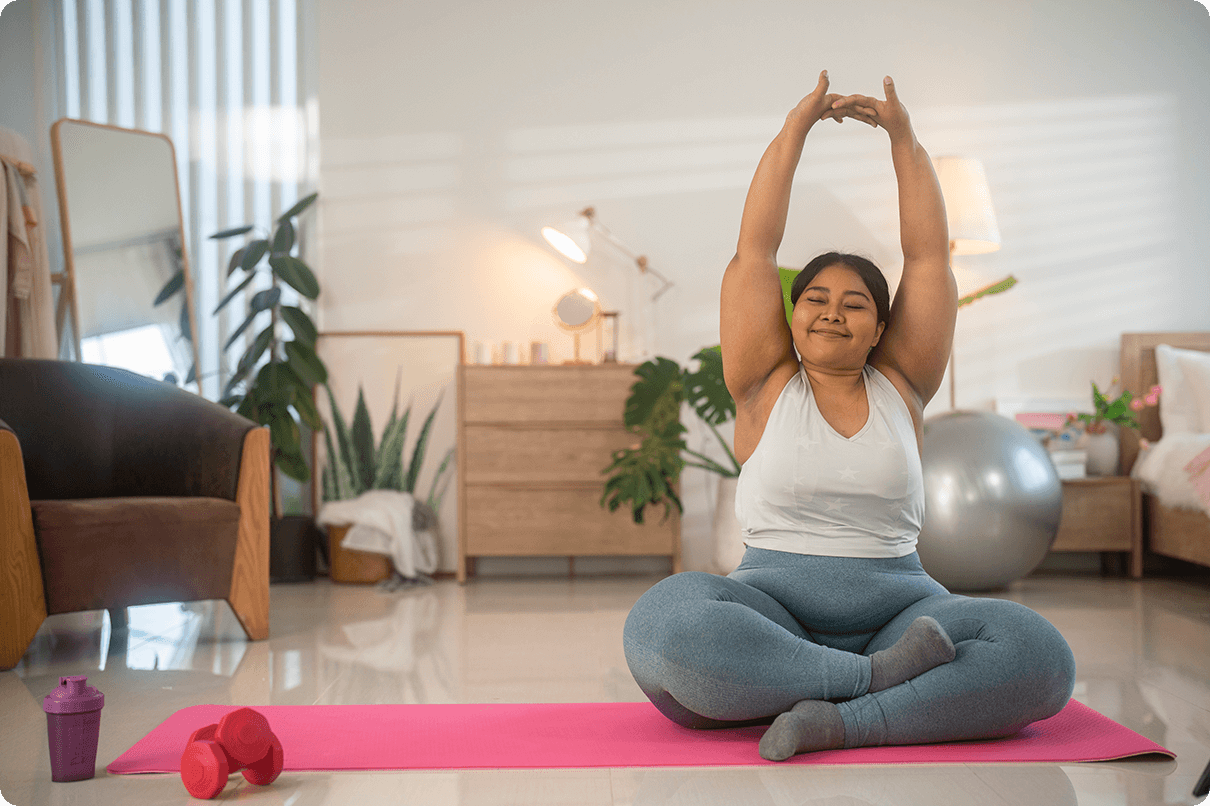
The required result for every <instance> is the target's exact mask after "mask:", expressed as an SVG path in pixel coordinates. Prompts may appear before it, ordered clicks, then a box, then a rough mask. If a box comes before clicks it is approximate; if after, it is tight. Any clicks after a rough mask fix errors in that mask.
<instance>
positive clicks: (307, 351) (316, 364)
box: [285, 339, 328, 385]
mask: <svg viewBox="0 0 1210 806" xmlns="http://www.w3.org/2000/svg"><path fill="white" fill-rule="evenodd" d="M285 350H286V360H287V361H288V362H290V368H291V369H293V370H294V371H295V372H297V373H298V377H300V378H302V379H303V380H304V381H306V382H307V383H309V384H312V385H314V384H321V383H327V381H328V369H327V367H325V366H324V363H323V361H321V360H320V359H319V356H318V355H316V354H315V350H313V349H312V348H311V347H309V346H307V345H306V343H304V342H301V341H299V340H298V339H295V340H294V341H288V342H286V345H285Z"/></svg>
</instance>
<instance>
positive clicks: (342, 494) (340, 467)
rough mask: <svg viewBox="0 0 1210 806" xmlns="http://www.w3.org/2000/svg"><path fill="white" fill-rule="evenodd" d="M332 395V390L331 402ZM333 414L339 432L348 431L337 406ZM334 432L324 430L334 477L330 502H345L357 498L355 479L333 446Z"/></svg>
mask: <svg viewBox="0 0 1210 806" xmlns="http://www.w3.org/2000/svg"><path fill="white" fill-rule="evenodd" d="M331 393H332V390H331V389H329V390H328V395H329V398H328V399H329V401H332V398H331ZM332 402H333V404H334V403H335V401H332ZM332 413H333V419H335V420H336V422H337V423H339V430H341V431H345V430H347V429H345V425H344V420H342V419H340V410H339V409H337V408H336V407H335V405H333V407H332ZM332 431H333V429H331V428H325V429H324V446H325V447H326V448H327V460H328V464H327V467H328V468H329V469H330V471H331V476H332V497H331V498H329V499H328V500H336V501H345V500H348V499H350V498H356V497H357V493H355V492H354V491H353V479H352V476H351V475H350V473H349V466H348V465H347V464H346V463H345V462H344V460H343V459H342V458H341V455H340V453H339V452H337V450H336V448H335V446H334V445H333V444H332ZM325 495H326V493H325Z"/></svg>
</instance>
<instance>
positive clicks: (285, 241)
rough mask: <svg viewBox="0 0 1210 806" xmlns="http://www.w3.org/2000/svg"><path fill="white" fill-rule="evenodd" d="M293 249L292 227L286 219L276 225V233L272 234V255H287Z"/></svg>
mask: <svg viewBox="0 0 1210 806" xmlns="http://www.w3.org/2000/svg"><path fill="white" fill-rule="evenodd" d="M293 248H294V225H293V224H291V223H290V221H289V219H287V220H285V221H282V222H281V223H279V224H278V225H277V232H275V233H273V254H275V255H288V254H290V250H291V249H293Z"/></svg>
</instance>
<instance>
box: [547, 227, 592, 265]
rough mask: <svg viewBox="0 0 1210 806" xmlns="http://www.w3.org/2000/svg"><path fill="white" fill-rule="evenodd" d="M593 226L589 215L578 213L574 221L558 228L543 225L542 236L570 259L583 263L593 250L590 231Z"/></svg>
mask: <svg viewBox="0 0 1210 806" xmlns="http://www.w3.org/2000/svg"><path fill="white" fill-rule="evenodd" d="M591 226H592V223H591V222H590V221H589V219H588V216H585V215H578V216H576V217H575V220H574V221H569V222H568V223H566V224H564V225H561V226H559V227H557V228H556V227H543V228H542V237H543V238H545V239H546V242H547V243H549V244H550V245H551V246H553V247H554V248H555V249H557V250H558V251H559V254H561V255H563V256H564V257H565V258H567V259H568V260H572V261H575V262H576V263H583V262H585V261H586V260H588V253H589V252H591V251H592V239H591V238H590V237H589V232H588V231H589V228H590V227H591Z"/></svg>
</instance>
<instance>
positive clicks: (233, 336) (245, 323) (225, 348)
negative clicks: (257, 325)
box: [223, 311, 256, 352]
mask: <svg viewBox="0 0 1210 806" xmlns="http://www.w3.org/2000/svg"><path fill="white" fill-rule="evenodd" d="M254 321H256V312H255V311H253V312H252V313H250V314H248V318H247V319H245V320H244V321H243V322H241V323H240V326H239V327H237V328H236V329H235V332H234V333H232V334H231V335H230V336H229V337H228V338H227V343H226V344H224V345H223V352H227V351H228V350H230V349H231V345H232V344H235V342H236V340H237V339H239V337H240V336H242V335H243V334H244V331H245V330H247V329H248V327H249V326H250V325H251V324H252V323H253V322H254Z"/></svg>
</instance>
